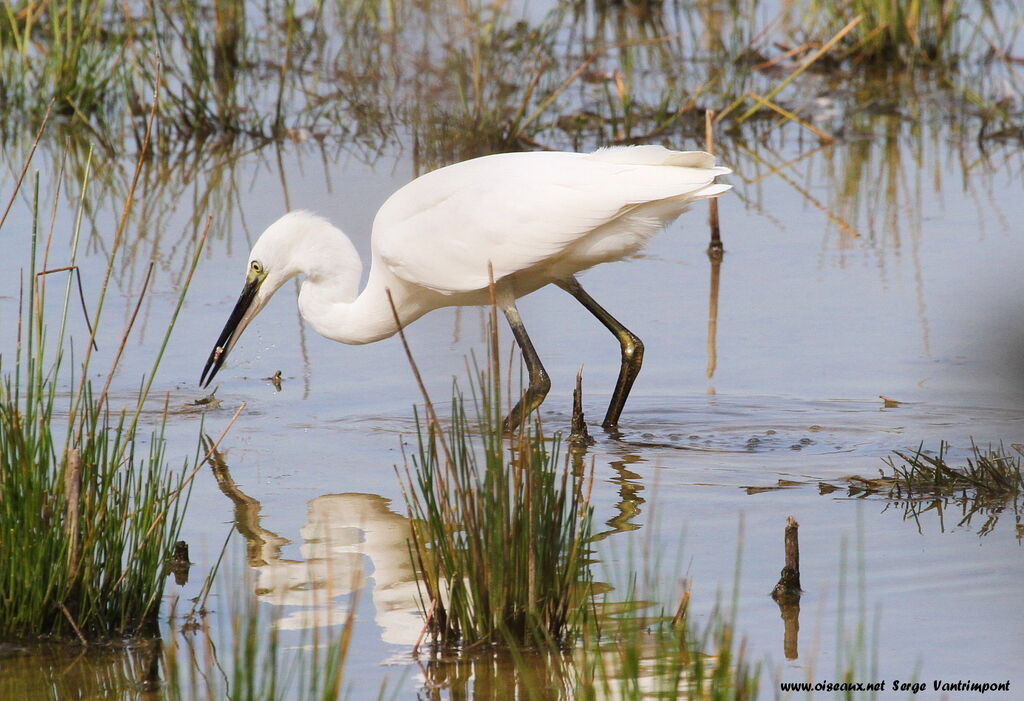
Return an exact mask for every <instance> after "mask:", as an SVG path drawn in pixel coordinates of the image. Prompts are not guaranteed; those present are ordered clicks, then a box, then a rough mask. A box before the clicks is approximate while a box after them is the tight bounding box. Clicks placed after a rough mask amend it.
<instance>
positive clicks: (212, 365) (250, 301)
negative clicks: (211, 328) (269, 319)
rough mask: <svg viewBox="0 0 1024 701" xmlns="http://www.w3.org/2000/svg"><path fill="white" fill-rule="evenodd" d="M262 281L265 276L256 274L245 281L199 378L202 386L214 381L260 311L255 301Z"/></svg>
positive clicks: (207, 385)
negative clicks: (239, 339)
mask: <svg viewBox="0 0 1024 701" xmlns="http://www.w3.org/2000/svg"><path fill="white" fill-rule="evenodd" d="M261 282H263V277H262V276H255V275H253V276H250V278H249V279H247V280H246V281H245V287H243V288H242V294H241V295H240V296H239V297H238V301H237V302H236V303H235V308H234V309H233V310H232V311H231V316H230V317H228V323H226V324H225V325H224V330H223V331H221V332H220V337H219V338H218V339H217V345H215V346H214V347H213V351H212V352H211V353H210V357H209V358H208V359H207V360H206V367H204V368H203V375H202V377H200V378H199V386H200V387H209V386H210V382H212V381H213V378H214V376H215V375H216V374H217V372H218V371H219V370H220V368H221V366H222V365H224V361H225V359H227V357H228V353H230V352H231V349H232V348H234V346H235V341H237V340H238V337H239V336H241V335H242V332H243V331H245V327H246V326H248V325H249V322H250V321H251V320H252V318H253V317H254V316H255V315H256V312H257V311H259V310H258V309H257V308H256V305H255V303H254V302H255V299H256V292H257V291H258V290H259V289H260V283H261Z"/></svg>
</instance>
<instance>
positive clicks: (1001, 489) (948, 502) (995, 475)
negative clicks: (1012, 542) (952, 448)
mask: <svg viewBox="0 0 1024 701" xmlns="http://www.w3.org/2000/svg"><path fill="white" fill-rule="evenodd" d="M1011 448H1012V449H1013V451H1014V452H1013V453H1010V452H1007V451H1006V450H1005V449H1004V448H1003V447H1002V446H1000V447H999V449H998V450H993V449H992V448H988V449H986V450H982V449H981V448H979V447H978V446H977V445H975V444H974V442H972V443H971V457H968V458H967V459H966V461H965V462H966V464H964V465H963V466H958V467H955V466H952V465H950V463H949V461H948V460H947V459H946V452H947V451H948V449H949V445H948V444H947V443H945V442H943V443H940V444H939V451H938V454H936V455H927V454H925V452H924V448H923V446H921V447H918V449H917V450H916V451H915V452H914V453H913V454H909V453H902V452H900V451H895V452H894V455H895V456H896V457H897V458H898V459H899V461H900V462H897V461H896V460H894V459H893V458H892V457H889V458H886V459H885V462H886V464H888V466H889V468H890V470H891V471H892V474H891V475H890V476H888V477H887V478H886V477H883V481H884V482H885V483H887V487H888V498H889V499H892V500H894V501H896V502H897V503H899V504H901V505H902V507H903V509H904V512H905V518H913V519H914V520H919V518H920V516H921V515H923V514H924V513H925V512H927V511H935V512H936V513H937V514H938V516H939V518H940V520H941V519H943V514H944V511H945V509H946V508H947V507H954V508H958V509H959V511H960V520H959V521H958V522H957V525H958V526H965V525H967V524H969V523H970V522H971V520H972V519H974V518H975V517H976V516H979V515H980V516H982V517H983V518H984V521H983V523H982V525H981V528H980V529H979V531H978V533H979V535H985V534H987V533H989V532H991V531H992V530H993V529H994V528H995V526H996V523H997V522H998V520H999V516H1000V515H1001V514H1002V513H1003V511H1004V510H1006V509H1007V507H1012V512H1013V513H1014V515H1015V518H1016V525H1017V532H1018V534H1020V533H1024V530H1022V525H1021V509H1020V500H1021V495H1022V494H1024V472H1022V467H1021V456H1024V446H1021V445H1019V444H1013V445H1012V446H1011ZM1014 453H1016V454H1014Z"/></svg>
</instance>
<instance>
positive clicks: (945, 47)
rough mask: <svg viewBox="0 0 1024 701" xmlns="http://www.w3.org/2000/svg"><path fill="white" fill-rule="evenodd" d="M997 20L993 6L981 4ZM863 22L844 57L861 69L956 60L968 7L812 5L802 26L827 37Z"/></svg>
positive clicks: (877, 0) (947, 1)
mask: <svg viewBox="0 0 1024 701" xmlns="http://www.w3.org/2000/svg"><path fill="white" fill-rule="evenodd" d="M976 5H977V7H976V8H972V9H977V10H980V11H981V12H982V13H983V14H985V15H988V16H991V14H992V9H993V8H992V7H991V4H990V3H987V2H981V3H976ZM857 17H860V18H862V20H863V21H862V22H861V23H860V24H859V26H858V27H857V28H856V29H855V30H854V31H853V32H852V33H851V34H850V35H849V36H848V37H847V38H846V40H845V42H844V46H843V51H842V53H843V55H844V56H845V57H848V58H849V59H850V60H852V61H855V62H857V63H861V64H879V65H880V64H883V63H885V64H889V65H890V66H891V65H892V64H893V63H894V62H896V63H919V62H936V61H950V60H955V59H956V57H957V56H956V52H957V49H958V48H960V47H959V46H958V44H957V39H958V38H961V37H960V36H959V35H961V34H963V33H965V32H967V30H966V29H965V28H964V26H963V25H964V24H966V22H964V20H965V19H966V18H967V7H965V3H963V2H960V0H923V2H920V1H919V2H902V1H901V0H841V1H839V2H836V1H832V2H823V1H822V0H809V2H808V3H807V6H806V9H805V10H804V11H803V14H802V15H801V20H802V21H803V23H804V24H805V26H807V27H808V32H809V33H811V34H813V33H814V32H815V31H816V30H817V31H820V32H822V33H823V34H824V35H826V36H830V35H831V34H834V33H835V32H836V31H837V30H838V29H839V28H840V27H842V26H844V25H846V24H847V23H849V22H851V21H853V20H854V19H855V18H857Z"/></svg>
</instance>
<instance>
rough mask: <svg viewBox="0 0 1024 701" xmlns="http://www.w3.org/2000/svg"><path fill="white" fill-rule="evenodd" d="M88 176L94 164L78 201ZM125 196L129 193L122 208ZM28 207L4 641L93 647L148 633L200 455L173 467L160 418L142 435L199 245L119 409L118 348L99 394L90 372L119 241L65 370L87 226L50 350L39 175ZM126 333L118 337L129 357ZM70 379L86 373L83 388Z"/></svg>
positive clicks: (4, 444) (2, 438) (9, 459)
mask: <svg viewBox="0 0 1024 701" xmlns="http://www.w3.org/2000/svg"><path fill="white" fill-rule="evenodd" d="M87 178H88V169H87V170H86V181H85V183H84V184H83V189H82V192H83V197H82V200H81V202H80V207H84V202H85V193H86V191H87ZM131 200H132V191H129V194H128V195H127V196H126V199H125V203H124V210H125V211H127V210H128V209H129V208H130V204H131ZM33 206H34V212H33V218H32V222H33V228H32V240H31V247H30V260H29V266H28V272H27V274H26V275H25V277H24V278H23V283H22V296H21V302H22V303H21V306H20V309H19V316H18V323H17V345H16V352H15V355H14V363H13V365H14V367H13V371H12V369H11V366H10V364H7V365H4V366H3V371H4V374H3V378H2V381H0V534H2V537H0V638H28V637H36V636H57V637H71V636H77V637H78V638H79V639H80V640H81V641H82V642H85V641H86V640H93V639H103V638H110V637H114V636H123V635H133V634H139V633H152V632H153V630H154V624H155V620H156V618H155V617H156V615H157V613H158V609H159V605H160V600H161V595H162V592H163V583H164V579H165V574H166V566H167V560H168V559H169V557H170V554H171V552H172V549H173V547H174V543H175V540H176V539H177V533H178V530H179V528H180V525H181V517H182V513H183V509H184V505H185V503H186V502H187V498H188V487H189V484H190V480H191V474H194V470H195V469H196V466H197V465H198V464H199V455H198V453H196V454H194V455H193V456H191V457H190V458H188V459H186V460H185V461H184V467H183V469H182V470H180V471H177V470H172V469H170V468H169V467H168V466H167V461H166V452H165V451H166V447H165V444H164V437H163V423H162V422H160V423H158V424H157V426H156V427H155V428H154V429H153V430H152V432H151V433H149V435H146V434H144V432H143V430H142V429H141V428H140V426H139V419H140V416H141V412H142V408H143V404H144V402H145V400H146V397H147V394H148V391H149V387H150V386H151V383H152V378H153V374H154V373H155V371H156V368H157V367H158V365H159V362H160V356H161V355H162V354H163V349H164V348H165V347H166V344H167V339H168V338H169V334H170V331H171V328H173V326H174V318H175V317H176V315H177V312H178V310H180V308H181V304H182V301H183V299H184V294H185V291H186V290H187V288H188V281H189V279H190V277H191V270H194V267H195V264H196V262H197V261H198V254H199V251H200V250H201V247H202V238H200V239H199V240H198V242H197V243H196V245H195V246H194V249H193V257H192V268H191V269H190V272H189V273H188V276H187V277H186V280H185V282H184V284H183V286H182V288H181V290H180V294H179V297H178V300H177V306H176V307H175V309H174V312H173V314H172V316H171V318H170V320H169V322H168V326H167V332H166V335H165V336H164V339H163V346H161V348H160V351H159V352H158V353H157V357H156V359H155V360H154V362H153V365H152V368H151V370H150V373H149V375H148V377H147V378H144V380H143V382H142V385H141V390H140V391H139V393H138V395H137V400H136V404H135V406H134V407H132V408H129V409H117V408H115V407H113V406H111V403H112V400H111V399H110V397H109V394H108V388H109V382H110V377H111V376H112V375H113V373H114V372H115V370H116V368H117V365H118V362H119V360H120V358H121V353H120V351H118V352H117V353H116V354H115V357H114V360H113V365H112V367H111V370H110V374H109V375H108V376H107V380H106V383H105V384H104V386H103V388H102V389H101V390H100V391H99V392H96V391H95V390H94V388H93V386H92V383H91V381H90V380H89V379H88V378H89V376H90V373H89V368H90V360H91V359H92V357H93V353H92V352H93V349H94V348H95V341H96V338H97V336H98V335H99V331H100V328H99V324H100V319H101V312H102V306H103V299H104V297H105V294H106V290H107V284H106V283H107V281H109V277H110V273H111V269H112V268H113V266H114V265H115V260H116V253H117V250H118V247H119V241H120V240H121V237H120V236H118V237H117V239H115V242H114V245H113V248H112V251H111V253H110V256H109V259H108V265H107V270H106V271H105V281H104V284H103V286H102V288H101V291H100V294H99V298H98V301H97V302H96V308H95V310H94V312H93V317H92V323H91V324H89V325H88V329H89V342H88V343H87V344H86V345H85V351H84V358H82V359H81V360H80V361H79V364H78V366H77V367H75V368H74V369H72V370H71V371H70V372H67V371H66V370H63V369H62V368H64V367H65V363H66V361H65V358H66V357H67V354H68V353H69V352H70V350H71V343H70V337H69V331H68V328H69V313H70V311H71V310H74V309H75V307H73V306H72V305H71V300H72V296H71V295H72V287H73V281H74V280H75V277H74V275H72V274H70V273H74V272H77V269H76V268H75V267H74V266H75V260H76V254H77V251H78V241H79V233H80V232H79V227H80V226H81V221H82V219H81V216H79V217H78V219H77V225H76V229H75V231H74V233H73V235H72V237H71V240H72V243H71V250H70V252H69V253H70V255H69V258H68V260H67V262H68V263H70V267H69V268H62V269H61V270H68V271H69V273H68V274H67V283H66V285H65V288H64V294H63V305H62V306H61V307H60V312H59V314H58V316H57V319H56V321H57V322H58V323H57V324H56V327H57V331H56V334H55V336H56V340H55V342H54V336H53V335H52V331H53V326H52V325H51V324H50V323H49V322H50V320H49V319H48V318H47V314H46V310H47V303H46V275H45V274H44V273H45V271H47V265H48V261H49V260H50V259H49V258H48V256H52V257H55V256H56V253H55V252H53V251H51V250H50V245H49V244H50V243H51V241H52V236H53V232H52V231H50V232H49V233H48V234H47V236H46V238H45V246H44V245H43V244H44V241H43V238H42V232H41V230H40V218H39V190H38V181H37V183H36V186H35V195H34V204H33ZM80 214H81V212H80ZM62 262H64V261H62ZM147 281H148V278H147ZM145 287H146V285H145V284H144V285H143V291H142V293H141V294H144V292H145ZM140 300H141V297H140ZM83 305H84V299H83ZM132 320H134V319H132ZM131 326H132V324H131V323H129V324H128V326H127V328H126V329H125V331H124V335H123V339H122V346H121V347H122V349H123V344H124V340H126V339H127V335H128V334H129V333H130V331H131ZM5 360H7V359H5ZM7 363H10V361H9V360H7ZM76 371H78V372H80V373H81V374H80V376H79V377H78V378H77V380H76V377H75V372H76ZM65 372H67V375H68V377H67V378H65ZM165 412H166V407H165ZM164 416H166V414H164ZM190 467H191V470H192V471H191V472H190V471H189V468H190Z"/></svg>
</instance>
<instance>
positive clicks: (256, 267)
mask: <svg viewBox="0 0 1024 701" xmlns="http://www.w3.org/2000/svg"><path fill="white" fill-rule="evenodd" d="M249 267H250V268H252V271H253V272H254V273H256V274H257V275H259V274H260V273H262V272H263V266H262V265H260V262H259V261H258V260H254V261H253V262H252V263H251V264H250V265H249Z"/></svg>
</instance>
